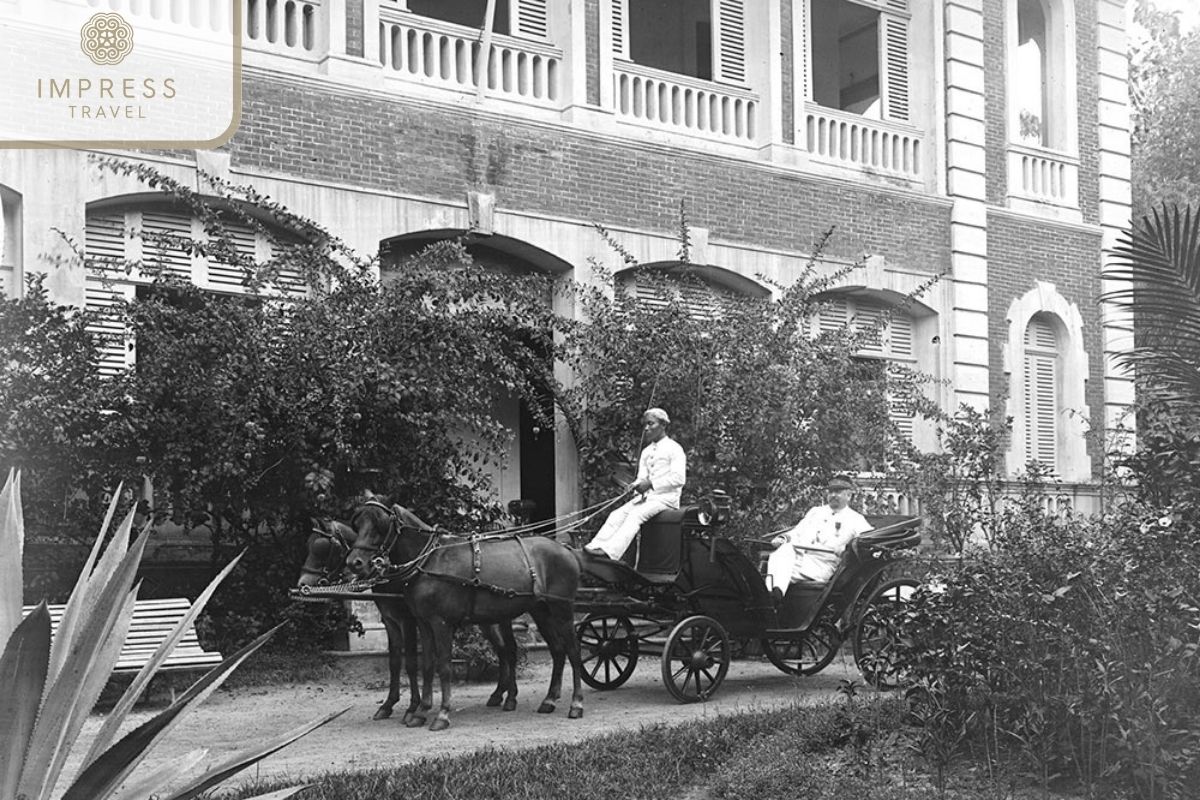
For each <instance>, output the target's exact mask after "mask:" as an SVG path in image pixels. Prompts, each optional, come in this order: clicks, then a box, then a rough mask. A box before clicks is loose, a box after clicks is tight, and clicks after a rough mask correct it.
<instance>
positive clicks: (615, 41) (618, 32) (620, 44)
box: [611, 0, 629, 58]
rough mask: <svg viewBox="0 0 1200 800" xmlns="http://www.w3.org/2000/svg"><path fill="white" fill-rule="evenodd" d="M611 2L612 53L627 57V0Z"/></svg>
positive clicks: (618, 56) (619, 56) (613, 0)
mask: <svg viewBox="0 0 1200 800" xmlns="http://www.w3.org/2000/svg"><path fill="white" fill-rule="evenodd" d="M611 2H612V45H613V55H614V56H616V57H617V58H629V0H611Z"/></svg>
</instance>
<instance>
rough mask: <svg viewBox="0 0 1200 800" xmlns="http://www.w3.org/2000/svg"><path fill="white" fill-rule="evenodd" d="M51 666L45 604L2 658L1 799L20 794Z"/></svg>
mask: <svg viewBox="0 0 1200 800" xmlns="http://www.w3.org/2000/svg"><path fill="white" fill-rule="evenodd" d="M49 663H50V612H49V611H47V610H46V604H45V603H42V604H41V605H39V606H38V607H37V608H35V609H34V610H33V612H32V613H31V614H30V615H29V616H28V617H26V618H25V620H24V621H23V622H21V624H20V625H18V626H17V629H16V630H15V631H13V632H12V635H11V636H9V638H8V643H7V644H6V645H5V647H4V654H3V655H0V686H2V687H4V688H3V690H2V691H0V798H4V799H5V800H7V798H10V797H16V794H17V779H18V778H20V777H21V764H22V763H24V761H25V753H26V751H27V750H28V749H29V738H30V736H32V734H33V726H34V723H35V721H36V720H37V712H38V706H39V705H40V704H41V699H42V691H43V689H44V688H45V684H46V669H47V667H48V666H49Z"/></svg>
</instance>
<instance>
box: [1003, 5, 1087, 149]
mask: <svg viewBox="0 0 1200 800" xmlns="http://www.w3.org/2000/svg"><path fill="white" fill-rule="evenodd" d="M1070 5H1071V4H1070V3H1063V2H1062V0H1010V4H1009V30H1010V33H1009V37H1008V72H1009V99H1008V107H1009V141H1011V142H1014V143H1018V144H1025V145H1031V146H1035V147H1047V148H1050V149H1053V150H1059V151H1066V152H1074V150H1076V149H1077V148H1076V145H1075V143H1074V140H1073V137H1074V120H1075V110H1074V109H1075V106H1074V103H1075V67H1074V50H1075V48H1074V35H1075V34H1074V19H1073V16H1072V14H1071V8H1070Z"/></svg>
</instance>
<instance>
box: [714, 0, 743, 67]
mask: <svg viewBox="0 0 1200 800" xmlns="http://www.w3.org/2000/svg"><path fill="white" fill-rule="evenodd" d="M716 4H717V13H716V18H717V24H716V25H715V26H714V29H715V32H716V36H717V43H716V44H717V46H716V52H717V59H716V60H717V69H716V70H715V72H716V75H715V77H716V79H717V80H719V81H724V82H726V83H741V84H744V83H745V82H746V9H745V7H744V6H743V0H716Z"/></svg>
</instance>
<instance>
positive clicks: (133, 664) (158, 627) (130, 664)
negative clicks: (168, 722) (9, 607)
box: [24, 597, 222, 673]
mask: <svg viewBox="0 0 1200 800" xmlns="http://www.w3.org/2000/svg"><path fill="white" fill-rule="evenodd" d="M35 607H36V606H25V608H24V612H25V614H29V612H31V611H33V609H34V608H35ZM191 607H192V603H191V601H190V600H188V599H187V598H186V597H172V598H169V599H166V600H138V601H137V602H136V603H134V606H133V620H132V621H131V622H130V624H129V633H128V634H127V635H126V636H125V644H124V646H122V647H121V654H120V655H119V656H118V657H117V665H116V666H115V667H114V668H113V672H114V673H118V672H131V673H132V672H137V671H138V670H140V669H141V668H142V667H143V666H145V664H146V662H147V661H149V660H150V656H152V655H153V654H154V651H155V650H156V649H158V646H159V645H160V644H162V642H163V640H165V639H166V638H167V636H168V635H169V634H170V633H171V631H172V630H173V629H174V628H175V625H176V624H178V623H179V620H181V619H183V616H184V615H185V614H187V612H188V610H189V609H190V608H191ZM47 608H48V609H49V611H50V631H51V634H52V635H53V634H55V633H57V632H58V623H59V621H61V620H62V615H63V610H64V609H65V608H66V606H65V605H51V606H47ZM221 661H222V658H221V654H220V653H217V652H212V651H208V650H205V649H203V648H202V647H200V640H199V639H197V638H196V629H195V628H193V627H191V626H189V627H188V629H187V631H186V632H185V633H184V634H183V638H182V639H180V640H179V643H178V644H177V645H176V646H175V650H174V651H172V653H171V654H170V655H169V656H167V658H166V660H165V661H163V663H162V665H161V666H160V667H159V672H163V671H171V670H174V671H182V670H195V669H208V668H209V667H213V666H216V665H217V664H220V663H221Z"/></svg>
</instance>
